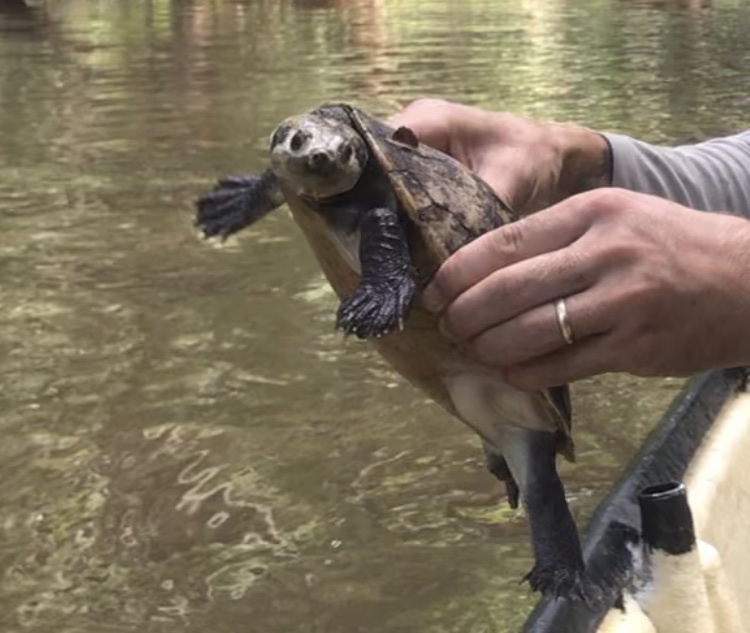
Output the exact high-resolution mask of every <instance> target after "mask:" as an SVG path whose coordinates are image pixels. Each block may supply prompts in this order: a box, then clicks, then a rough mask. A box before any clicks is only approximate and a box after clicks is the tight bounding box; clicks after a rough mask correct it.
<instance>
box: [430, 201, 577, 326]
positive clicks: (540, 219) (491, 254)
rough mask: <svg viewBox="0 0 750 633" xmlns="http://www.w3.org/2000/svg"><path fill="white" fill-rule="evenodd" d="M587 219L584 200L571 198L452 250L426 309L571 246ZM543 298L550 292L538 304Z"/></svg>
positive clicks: (436, 308)
mask: <svg viewBox="0 0 750 633" xmlns="http://www.w3.org/2000/svg"><path fill="white" fill-rule="evenodd" d="M591 221H592V214H591V213H588V207H587V206H586V203H585V200H581V199H580V198H579V197H573V198H569V199H568V200H566V201H564V202H561V203H560V204H558V205H556V206H555V207H550V208H549V209H547V210H545V211H541V212H539V213H537V214H534V215H531V216H529V217H526V218H523V219H522V220H519V221H517V222H513V223H512V224H508V225H506V226H504V227H501V228H499V229H496V230H494V231H491V232H489V233H485V234H484V235H482V236H481V237H479V238H477V239H476V240H474V241H473V242H471V243H470V244H468V245H466V246H464V247H463V248H461V249H460V250H458V251H457V252H456V253H454V254H453V255H452V256H451V257H450V258H449V259H448V260H447V261H446V262H445V263H444V264H443V265H442V266H441V267H440V269H439V270H438V272H437V274H436V275H435V278H434V279H433V280H432V282H431V283H430V285H429V286H428V287H427V288H426V289H425V292H424V295H423V303H424V306H425V308H427V309H428V310H432V311H434V312H439V311H441V310H442V309H443V308H444V307H445V306H446V305H448V304H449V303H451V302H453V301H455V300H456V298H457V297H458V296H459V295H461V294H462V293H464V292H465V291H466V290H467V289H468V288H470V287H471V286H473V285H475V284H478V283H479V282H480V281H482V280H483V279H485V278H486V277H488V276H489V275H491V274H492V273H494V272H495V271H497V270H499V269H502V268H505V267H508V266H511V265H513V264H516V263H517V262H521V261H523V260H527V259H530V258H533V257H536V256H538V255H542V254H544V253H550V252H552V251H556V250H559V249H562V248H565V247H566V246H569V245H570V244H572V243H573V242H575V241H576V240H577V239H578V238H580V237H581V236H582V235H583V234H584V233H585V232H586V230H587V229H588V228H589V226H590V225H591ZM527 294H532V293H531V292H528V293H527ZM545 298H548V296H547V295H545V297H542V298H541V299H539V302H541V301H544V300H546V299H545ZM498 299H502V297H498Z"/></svg>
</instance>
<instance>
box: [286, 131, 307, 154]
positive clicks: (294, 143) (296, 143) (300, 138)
mask: <svg viewBox="0 0 750 633" xmlns="http://www.w3.org/2000/svg"><path fill="white" fill-rule="evenodd" d="M304 144H305V136H304V134H302V132H301V131H299V132H296V133H295V134H294V136H293V137H292V140H291V141H290V142H289V147H291V148H292V151H293V152H296V151H299V150H300V149H301V148H302V146H303V145H304Z"/></svg>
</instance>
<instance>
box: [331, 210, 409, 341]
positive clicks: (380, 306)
mask: <svg viewBox="0 0 750 633" xmlns="http://www.w3.org/2000/svg"><path fill="white" fill-rule="evenodd" d="M358 229H359V232H360V238H359V263H360V266H361V268H362V278H361V280H360V282H359V285H358V286H357V288H356V289H355V290H354V292H353V293H352V294H351V295H349V296H348V297H345V298H344V299H343V300H342V301H341V305H340V306H339V310H338V315H337V319H336V326H337V327H338V328H339V329H341V330H343V331H344V333H345V334H354V335H355V336H356V337H357V338H361V339H371V338H378V337H381V336H385V335H386V334H389V333H390V332H392V331H394V330H397V329H401V328H402V327H403V324H404V322H405V321H406V317H407V316H408V315H409V311H410V310H411V306H412V303H413V302H414V297H415V295H416V292H417V284H416V282H415V281H414V277H413V272H412V265H411V255H410V253H409V243H408V241H407V238H406V233H405V232H404V228H403V226H402V225H401V220H400V219H399V217H398V214H397V213H396V212H395V211H392V210H391V209H389V208H387V207H376V208H374V209H368V210H366V211H364V212H362V214H361V217H360V220H359V224H358Z"/></svg>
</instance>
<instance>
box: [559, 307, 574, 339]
mask: <svg viewBox="0 0 750 633" xmlns="http://www.w3.org/2000/svg"><path fill="white" fill-rule="evenodd" d="M555 313H556V314H557V324H558V325H559V326H560V334H562V337H563V339H564V340H565V342H566V343H567V344H568V345H573V342H574V340H575V339H574V338H573V328H572V327H571V326H570V317H568V307H567V306H566V305H565V299H558V300H557V301H555Z"/></svg>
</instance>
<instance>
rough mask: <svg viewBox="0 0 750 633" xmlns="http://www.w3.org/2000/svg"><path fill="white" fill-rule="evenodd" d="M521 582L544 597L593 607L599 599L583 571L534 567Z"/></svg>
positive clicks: (558, 567)
mask: <svg viewBox="0 0 750 633" xmlns="http://www.w3.org/2000/svg"><path fill="white" fill-rule="evenodd" d="M521 582H528V583H529V587H530V588H531V589H532V591H539V592H540V593H541V594H542V595H544V596H551V597H553V598H565V599H566V600H570V601H571V602H582V603H584V604H586V605H589V606H593V605H595V604H596V603H597V602H598V601H599V600H600V598H601V595H600V592H599V591H598V590H597V588H596V587H595V586H594V585H593V584H592V583H591V582H590V581H589V580H588V579H587V578H586V575H585V573H584V571H583V569H575V568H564V567H560V566H555V567H542V566H540V565H535V566H534V567H533V568H532V569H531V571H530V572H529V573H528V574H526V575H525V576H524V577H523V579H522V580H521Z"/></svg>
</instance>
